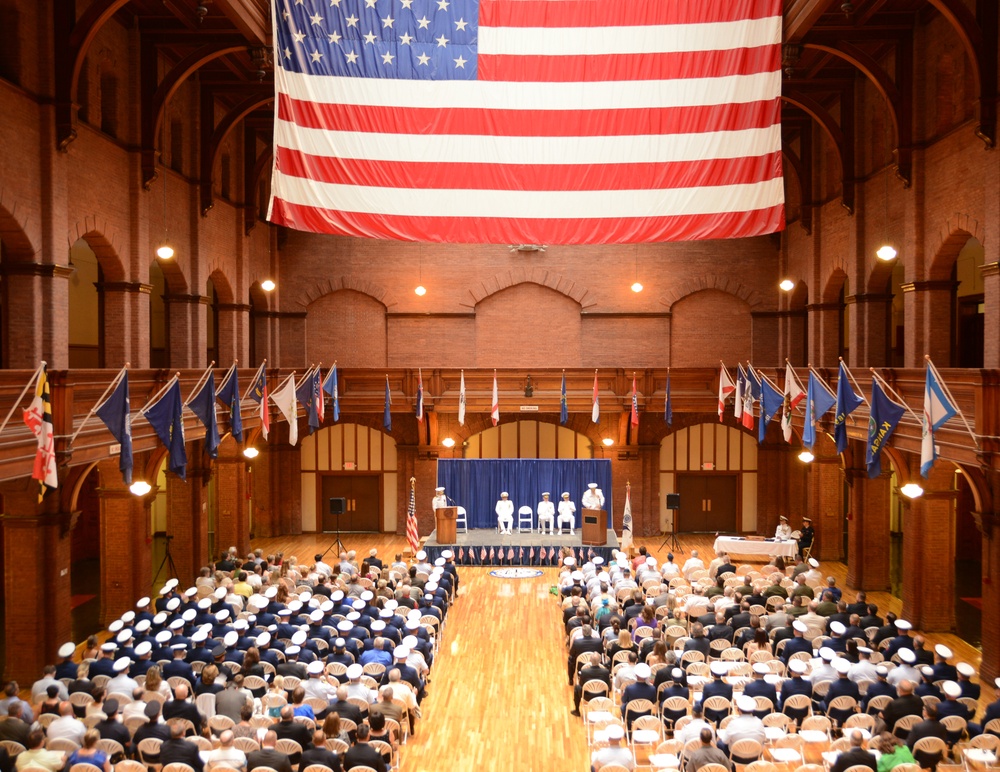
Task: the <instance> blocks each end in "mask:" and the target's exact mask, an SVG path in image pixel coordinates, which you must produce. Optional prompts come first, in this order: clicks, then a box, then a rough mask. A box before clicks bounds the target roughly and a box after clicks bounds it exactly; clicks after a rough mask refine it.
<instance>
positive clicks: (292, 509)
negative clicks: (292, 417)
mask: <svg viewBox="0 0 1000 772" xmlns="http://www.w3.org/2000/svg"><path fill="white" fill-rule="evenodd" d="M286 431H287V427H283V431H280V432H277V434H278V437H275V438H274V440H273V441H272V443H271V445H270V446H269V447H268V455H269V456H270V458H269V467H270V468H269V470H268V471H269V474H270V480H271V482H270V489H271V492H272V494H271V518H272V519H271V533H270V535H271V536H278V535H282V536H285V535H291V534H300V533H302V486H301V485H300V484H299V477H300V475H301V464H300V456H299V448H298V446H295V447H293V446H291V445H289V444H288V435H287V434H286ZM258 458H260V457H259V456H258ZM289 480H291V481H293V484H291V485H289ZM257 535H258V536H261V535H263V534H261V533H260V531H259V529H258V532H257Z"/></svg>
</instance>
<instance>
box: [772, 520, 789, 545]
mask: <svg viewBox="0 0 1000 772" xmlns="http://www.w3.org/2000/svg"><path fill="white" fill-rule="evenodd" d="M774 538H775V539H777V540H778V541H785V540H787V539H791V538H792V527H791V526H790V525H789V524H788V518H787V517H785V516H784V515H781V516H780V517H778V527H777V528H775V529H774Z"/></svg>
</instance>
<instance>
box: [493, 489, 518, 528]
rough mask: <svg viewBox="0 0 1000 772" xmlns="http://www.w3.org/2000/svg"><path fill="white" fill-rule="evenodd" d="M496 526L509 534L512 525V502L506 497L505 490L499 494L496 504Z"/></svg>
mask: <svg viewBox="0 0 1000 772" xmlns="http://www.w3.org/2000/svg"><path fill="white" fill-rule="evenodd" d="M496 513H497V527H498V528H499V529H500V533H502V534H508V535H509V534H510V532H511V529H512V528H513V527H514V502H513V501H511V500H510V499H509V498H507V491H504V492H503V493H501V494H500V500H499V501H498V502H497V505H496Z"/></svg>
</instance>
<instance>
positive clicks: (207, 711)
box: [194, 694, 215, 717]
mask: <svg viewBox="0 0 1000 772" xmlns="http://www.w3.org/2000/svg"><path fill="white" fill-rule="evenodd" d="M194 704H195V705H196V706H197V708H198V712H199V713H201V715H203V716H207V717H211V716H214V715H215V695H214V694H199V695H198V696H197V697H195V698H194Z"/></svg>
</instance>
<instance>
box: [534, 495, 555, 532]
mask: <svg viewBox="0 0 1000 772" xmlns="http://www.w3.org/2000/svg"><path fill="white" fill-rule="evenodd" d="M535 513H536V514H537V515H538V532H539V533H545V524H546V523H548V524H549V535H550V536H551V535H552V534H553V533H555V525H556V519H555V514H556V505H555V504H553V503H552V502H551V501H549V494H548V493H543V494H542V500H541V501H539V502H538V506H537V507H536V508H535Z"/></svg>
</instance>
